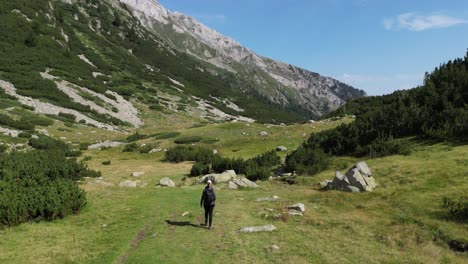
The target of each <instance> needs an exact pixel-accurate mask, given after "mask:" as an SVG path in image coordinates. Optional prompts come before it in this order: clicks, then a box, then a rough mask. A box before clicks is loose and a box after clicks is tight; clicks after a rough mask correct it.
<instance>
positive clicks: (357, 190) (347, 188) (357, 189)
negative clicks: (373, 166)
mask: <svg viewBox="0 0 468 264" xmlns="http://www.w3.org/2000/svg"><path fill="white" fill-rule="evenodd" d="M344 190H345V191H348V192H361V191H360V190H359V188H358V187H354V186H351V185H348V186H346V188H345V189H344Z"/></svg>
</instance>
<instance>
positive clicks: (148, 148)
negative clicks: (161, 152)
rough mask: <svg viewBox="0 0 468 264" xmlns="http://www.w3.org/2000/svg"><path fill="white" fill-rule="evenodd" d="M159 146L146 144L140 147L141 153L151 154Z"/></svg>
mask: <svg viewBox="0 0 468 264" xmlns="http://www.w3.org/2000/svg"><path fill="white" fill-rule="evenodd" d="M156 147H157V144H145V145H142V146H140V153H142V154H146V153H149V152H150V151H151V150H153V149H155V148H156Z"/></svg>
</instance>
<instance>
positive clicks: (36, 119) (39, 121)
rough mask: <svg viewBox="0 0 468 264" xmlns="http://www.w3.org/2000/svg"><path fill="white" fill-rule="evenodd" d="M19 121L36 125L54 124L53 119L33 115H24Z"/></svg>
mask: <svg viewBox="0 0 468 264" xmlns="http://www.w3.org/2000/svg"><path fill="white" fill-rule="evenodd" d="M21 121H22V122H28V123H30V124H33V125H36V126H51V125H53V124H54V121H53V120H51V119H49V118H45V117H41V116H34V115H30V116H24V117H22V118H21Z"/></svg>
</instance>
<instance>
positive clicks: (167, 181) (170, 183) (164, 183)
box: [159, 177, 175, 187]
mask: <svg viewBox="0 0 468 264" xmlns="http://www.w3.org/2000/svg"><path fill="white" fill-rule="evenodd" d="M159 185H161V186H167V187H175V183H174V182H173V181H172V180H171V179H169V178H167V177H166V178H162V179H161V180H159Z"/></svg>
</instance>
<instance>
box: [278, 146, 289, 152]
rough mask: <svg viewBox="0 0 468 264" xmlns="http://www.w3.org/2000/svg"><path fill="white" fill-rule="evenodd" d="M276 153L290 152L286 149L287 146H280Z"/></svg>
mask: <svg viewBox="0 0 468 264" xmlns="http://www.w3.org/2000/svg"><path fill="white" fill-rule="evenodd" d="M276 151H288V148H286V147H285V146H278V147H276Z"/></svg>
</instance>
